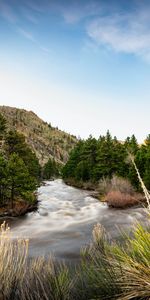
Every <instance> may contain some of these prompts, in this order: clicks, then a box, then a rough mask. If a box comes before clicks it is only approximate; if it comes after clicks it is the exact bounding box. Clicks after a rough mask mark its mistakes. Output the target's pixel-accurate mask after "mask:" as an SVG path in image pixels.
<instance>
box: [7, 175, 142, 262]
mask: <svg viewBox="0 0 150 300" xmlns="http://www.w3.org/2000/svg"><path fill="white" fill-rule="evenodd" d="M38 200H39V205H38V210H37V211H36V212H32V213H28V214H27V215H26V216H24V217H19V218H12V219H10V220H9V223H10V226H11V231H12V236H13V237H14V238H16V237H19V238H29V239H30V247H29V255H30V256H39V255H40V256H41V255H45V256H48V255H49V254H50V253H51V254H54V256H55V257H56V259H58V260H62V259H63V260H65V261H66V262H67V261H74V262H75V261H77V260H78V258H79V253H80V248H81V247H82V246H85V245H87V244H89V242H90V241H91V237H92V229H93V226H94V224H96V223H98V222H99V223H101V224H102V225H103V226H104V227H105V229H106V231H107V232H108V235H109V236H110V238H112V239H116V238H119V237H120V230H125V229H129V230H130V229H131V227H132V225H133V224H134V223H135V222H136V220H138V221H142V222H146V213H145V211H144V209H143V208H139V207H137V208H130V209H125V210H121V209H111V208H108V207H107V205H106V204H103V203H100V202H99V201H98V200H97V199H95V198H93V197H91V196H90V195H89V193H88V191H83V190H80V189H76V188H74V187H70V186H67V185H66V184H65V183H64V182H63V181H62V180H61V179H57V180H54V181H47V182H45V185H43V186H41V187H40V188H39V189H38Z"/></svg>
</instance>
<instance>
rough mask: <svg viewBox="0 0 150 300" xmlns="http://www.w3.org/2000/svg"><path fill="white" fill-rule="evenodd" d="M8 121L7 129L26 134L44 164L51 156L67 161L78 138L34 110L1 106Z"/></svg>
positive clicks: (62, 161) (61, 161) (2, 112)
mask: <svg viewBox="0 0 150 300" xmlns="http://www.w3.org/2000/svg"><path fill="white" fill-rule="evenodd" d="M0 113H1V114H2V115H3V116H4V117H5V119H6V121H7V130H12V129H16V130H17V131H18V132H20V133H22V134H24V136H25V138H26V142H27V143H28V145H29V146H30V148H31V149H32V150H33V151H34V152H35V153H36V156H37V157H38V159H39V161H40V163H41V164H42V165H43V164H44V163H45V162H47V160H48V159H49V158H54V159H55V160H56V161H57V162H59V163H66V161H67V160H68V156H69V152H70V151H71V150H72V149H73V148H74V146H75V145H76V143H77V138H76V137H75V136H73V135H70V134H68V133H66V132H64V131H61V130H59V129H58V128H55V127H52V126H51V124H48V123H47V122H44V121H43V120H41V119H40V118H39V117H38V116H37V115H36V114H35V113H34V112H32V111H27V110H24V109H18V108H14V107H9V106H0Z"/></svg>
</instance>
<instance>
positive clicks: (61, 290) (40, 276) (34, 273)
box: [0, 223, 72, 300]
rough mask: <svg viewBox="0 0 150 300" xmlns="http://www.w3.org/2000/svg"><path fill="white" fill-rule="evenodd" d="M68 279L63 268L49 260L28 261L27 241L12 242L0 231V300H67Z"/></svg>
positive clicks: (3, 229)
mask: <svg viewBox="0 0 150 300" xmlns="http://www.w3.org/2000/svg"><path fill="white" fill-rule="evenodd" d="M71 286H72V279H71V278H70V275H69V271H68V268H67V267H66V266H65V265H63V264H62V265H59V264H58V263H57V264H55V263H54V261H53V259H52V258H51V257H50V258H49V259H47V260H45V259H44V258H41V257H39V258H35V259H30V260H29V259H28V240H20V239H17V240H15V241H14V240H13V239H12V237H11V232H10V229H9V227H8V226H7V225H6V224H5V223H3V224H2V225H1V229H0V300H30V299H31V300H38V299H39V300H41V299H42V300H68V299H70V297H71Z"/></svg>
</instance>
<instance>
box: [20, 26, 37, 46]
mask: <svg viewBox="0 0 150 300" xmlns="http://www.w3.org/2000/svg"><path fill="white" fill-rule="evenodd" d="M18 32H19V33H20V34H21V35H22V36H23V37H25V38H26V39H28V40H30V41H31V42H33V43H35V42H36V40H35V38H34V36H33V34H32V33H31V32H29V31H27V30H24V29H22V28H18Z"/></svg>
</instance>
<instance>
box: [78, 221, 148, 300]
mask: <svg viewBox="0 0 150 300" xmlns="http://www.w3.org/2000/svg"><path fill="white" fill-rule="evenodd" d="M93 238H94V241H93V243H92V245H91V246H90V247H87V248H85V249H84V250H83V251H82V264H81V267H80V271H79V274H78V290H79V291H81V294H79V298H77V299H89V300H90V299H97V300H98V299H99V300H101V299H106V300H107V299H120V300H121V299H122V300H129V299H133V300H148V299H150V232H149V230H146V229H144V228H143V227H142V226H141V225H140V224H137V226H136V228H135V229H134V230H133V238H132V239H131V238H129V237H126V241H125V243H124V245H123V246H120V245H117V244H110V243H109V241H107V239H106V237H105V234H104V230H103V228H102V227H101V226H100V225H99V224H98V225H97V226H95V228H94V231H93Z"/></svg>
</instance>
